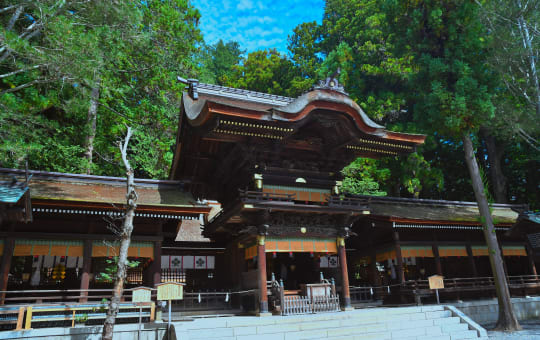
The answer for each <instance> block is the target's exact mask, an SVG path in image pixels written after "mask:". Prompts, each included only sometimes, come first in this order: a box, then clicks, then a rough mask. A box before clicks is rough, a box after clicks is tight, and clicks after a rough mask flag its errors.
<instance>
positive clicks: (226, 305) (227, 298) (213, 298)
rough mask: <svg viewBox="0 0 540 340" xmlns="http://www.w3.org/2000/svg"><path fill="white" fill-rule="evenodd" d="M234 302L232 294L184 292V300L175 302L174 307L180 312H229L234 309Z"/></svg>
mask: <svg viewBox="0 0 540 340" xmlns="http://www.w3.org/2000/svg"><path fill="white" fill-rule="evenodd" d="M235 295H236V294H235ZM232 300H233V296H232V294H231V292H217V291H214V292H184V299H183V300H176V301H173V303H172V307H173V310H174V311H179V312H182V311H199V310H212V311H220V310H229V309H233V304H232Z"/></svg>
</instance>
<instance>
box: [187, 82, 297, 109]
mask: <svg viewBox="0 0 540 340" xmlns="http://www.w3.org/2000/svg"><path fill="white" fill-rule="evenodd" d="M197 90H198V92H200V93H203V94H208V95H214V96H223V95H226V96H227V97H229V98H234V99H240V100H244V101H253V102H258V103H264V104H273V105H275V106H285V105H287V104H290V103H292V102H293V101H294V99H295V98H291V97H285V96H279V95H276V94H270V93H264V92H256V91H250V90H244V89H238V88H234V87H227V86H221V85H213V84H206V83H199V84H198V85H197Z"/></svg>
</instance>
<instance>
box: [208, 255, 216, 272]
mask: <svg viewBox="0 0 540 340" xmlns="http://www.w3.org/2000/svg"><path fill="white" fill-rule="evenodd" d="M206 263H207V268H208V269H214V267H215V265H216V258H215V256H207V257H206Z"/></svg>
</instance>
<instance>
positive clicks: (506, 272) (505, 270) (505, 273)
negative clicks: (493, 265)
mask: <svg viewBox="0 0 540 340" xmlns="http://www.w3.org/2000/svg"><path fill="white" fill-rule="evenodd" d="M499 237H500V236H497V241H499V250H500V252H501V259H502V263H503V267H504V276H505V277H506V279H507V280H508V267H507V266H506V261H505V260H504V252H503V245H502V243H501V241H500V239H499Z"/></svg>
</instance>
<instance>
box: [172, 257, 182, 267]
mask: <svg viewBox="0 0 540 340" xmlns="http://www.w3.org/2000/svg"><path fill="white" fill-rule="evenodd" d="M170 263H171V269H182V256H171V260H170Z"/></svg>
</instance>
